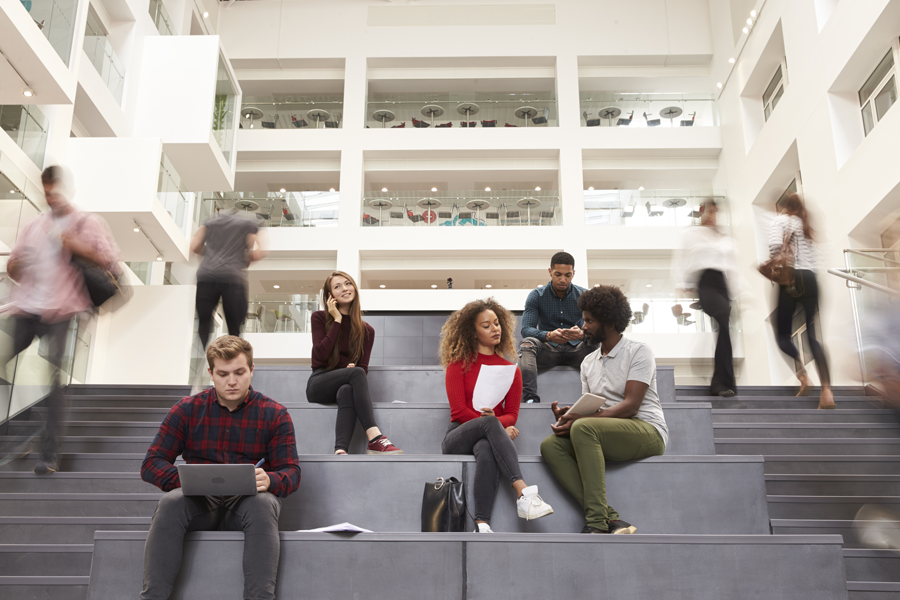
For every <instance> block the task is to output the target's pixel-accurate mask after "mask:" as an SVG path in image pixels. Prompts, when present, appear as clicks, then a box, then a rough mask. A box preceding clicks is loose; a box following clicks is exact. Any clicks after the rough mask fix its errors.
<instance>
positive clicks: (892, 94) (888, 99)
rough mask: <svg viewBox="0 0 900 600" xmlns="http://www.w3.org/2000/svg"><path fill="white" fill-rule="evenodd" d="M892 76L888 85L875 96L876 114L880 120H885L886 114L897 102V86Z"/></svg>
mask: <svg viewBox="0 0 900 600" xmlns="http://www.w3.org/2000/svg"><path fill="white" fill-rule="evenodd" d="M894 79H895V78H894V77H893V76H892V77H891V78H890V79H889V80H888V82H887V84H885V86H884V87H883V88H882V89H881V91H880V92H878V95H877V96H875V112H876V113H877V114H878V120H879V121H880V120H881V119H883V118H884V113H886V112H887V111H888V109H889V108H890V107H891V106H892V105H893V104H894V102H896V101H897V84H896V83H895V81H894Z"/></svg>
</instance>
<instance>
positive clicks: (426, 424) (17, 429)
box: [6, 403, 715, 456]
mask: <svg viewBox="0 0 900 600" xmlns="http://www.w3.org/2000/svg"><path fill="white" fill-rule="evenodd" d="M663 411H664V412H665V415H666V420H667V424H668V426H669V445H668V447H667V448H666V453H667V454H676V455H697V454H714V453H715V446H714V444H713V429H712V418H711V413H710V406H709V404H705V403H694V404H691V403H679V404H675V403H671V404H666V405H665V406H664V407H663ZM288 413H289V414H290V415H291V419H292V420H293V422H294V430H295V432H296V437H297V451H298V452H299V453H300V454H314V453H322V454H331V453H333V452H334V423H335V417H336V414H337V408H336V407H335V406H333V405H331V406H322V405H319V404H309V403H304V404H300V405H295V406H294V407H293V408H288ZM374 413H375V419H376V422H377V423H378V425H379V427H380V428H381V430H382V432H383V433H384V434H385V435H387V436H388V437H389V438H390V439H391V441H392V442H394V443H395V444H396V445H397V446H399V447H400V448H403V451H404V452H406V453H407V454H440V453H441V441H442V440H443V439H444V434H445V433H446V431H447V427H448V426H449V424H450V408H449V406H446V405H444V406H440V405H437V404H435V403H420V404H380V405H376V406H375V411H374ZM162 416H165V415H164V414H163V415H162ZM552 420H553V417H552V413H551V411H550V409H549V407H547V406H544V405H538V406H535V405H523V406H522V407H521V408H520V410H519V419H518V422H517V423H516V427H517V428H518V429H519V432H520V435H519V437H518V438H517V439H516V440H515V445H516V448H517V450H518V452H519V454H520V455H522V456H527V455H535V456H536V455H539V454H540V446H541V442H542V441H543V440H544V438H546V437H547V436H548V435H551V434H552V432H551V430H550V423H551V422H552ZM37 426H38V422H37V421H13V422H11V423H10V428H9V433H10V437H9V438H6V439H10V440H17V439H24V437H25V436H27V435H28V434H30V433H32V432H33V431H34V430H35V428H36V427H37ZM158 429H159V424H158V422H157V423H153V422H150V421H71V422H69V424H68V427H67V430H66V434H67V438H66V439H67V441H68V445H64V449H65V451H67V452H106V451H107V450H104V448H105V447H106V446H109V447H111V448H115V450H109V451H120V452H140V451H146V450H147V448H148V447H149V446H150V443H151V442H152V441H153V437H154V436H155V435H156V432H157V431H158ZM144 440H145V441H144ZM365 446H366V438H365V434H364V432H363V430H362V427H361V426H360V425H359V423H357V425H356V431H355V433H354V436H353V438H352V439H351V443H350V452H351V453H362V452H365Z"/></svg>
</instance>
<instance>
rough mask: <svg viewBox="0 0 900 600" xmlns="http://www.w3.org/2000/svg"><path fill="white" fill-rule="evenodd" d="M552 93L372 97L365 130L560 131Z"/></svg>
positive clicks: (476, 93)
mask: <svg viewBox="0 0 900 600" xmlns="http://www.w3.org/2000/svg"><path fill="white" fill-rule="evenodd" d="M558 126H559V120H558V116H557V106H556V95H555V94H554V93H553V92H552V91H523V92H501V91H497V92H469V93H464V92H460V93H447V92H431V93H429V92H408V93H401V92H390V93H374V94H370V95H369V98H368V102H367V106H366V127H369V128H387V127H390V128H393V129H404V128H406V127H413V128H417V129H426V128H435V129H440V128H450V127H466V128H471V127H558Z"/></svg>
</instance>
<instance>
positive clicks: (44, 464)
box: [34, 457, 59, 475]
mask: <svg viewBox="0 0 900 600" xmlns="http://www.w3.org/2000/svg"><path fill="white" fill-rule="evenodd" d="M57 471H59V459H58V458H55V457H52V458H41V460H39V461H38V463H37V464H36V465H34V474H35V475H50V474H51V473H56V472H57Z"/></svg>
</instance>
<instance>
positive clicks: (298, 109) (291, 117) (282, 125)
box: [240, 93, 344, 130]
mask: <svg viewBox="0 0 900 600" xmlns="http://www.w3.org/2000/svg"><path fill="white" fill-rule="evenodd" d="M343 121H344V96H343V93H341V94H303V95H301V94H280V95H278V96H245V97H244V98H243V104H242V106H241V120H240V128H241V129H303V130H308V129H340V128H341V127H342V124H343Z"/></svg>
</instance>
